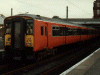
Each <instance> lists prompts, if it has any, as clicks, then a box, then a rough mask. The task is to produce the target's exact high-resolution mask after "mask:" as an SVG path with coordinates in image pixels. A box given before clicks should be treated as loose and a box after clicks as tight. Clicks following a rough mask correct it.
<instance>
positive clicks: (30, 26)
mask: <svg viewBox="0 0 100 75" xmlns="http://www.w3.org/2000/svg"><path fill="white" fill-rule="evenodd" d="M26 34H33V19H29V20H27V21H26Z"/></svg>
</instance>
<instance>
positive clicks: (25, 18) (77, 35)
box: [4, 14, 99, 56]
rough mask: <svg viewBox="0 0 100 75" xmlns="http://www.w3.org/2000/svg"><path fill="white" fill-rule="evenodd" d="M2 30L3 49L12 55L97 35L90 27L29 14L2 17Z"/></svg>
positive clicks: (31, 53) (49, 47)
mask: <svg viewBox="0 0 100 75" xmlns="http://www.w3.org/2000/svg"><path fill="white" fill-rule="evenodd" d="M4 29H5V37H4V48H5V50H6V52H7V54H10V55H12V56H21V55H23V56H29V55H33V54H34V53H39V52H40V51H44V50H45V51H46V50H48V49H53V48H54V47H58V46H61V45H66V44H71V43H75V42H79V41H85V40H89V39H91V38H94V37H97V36H98V35H99V34H98V31H97V30H96V29H94V28H89V27H85V26H81V25H76V24H72V23H67V22H65V21H63V20H56V19H49V18H46V17H41V16H39V15H30V14H19V15H16V16H10V17H7V18H5V20H4Z"/></svg>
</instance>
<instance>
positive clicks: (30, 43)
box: [25, 34, 34, 47]
mask: <svg viewBox="0 0 100 75" xmlns="http://www.w3.org/2000/svg"><path fill="white" fill-rule="evenodd" d="M25 46H26V47H34V36H33V35H26V34H25Z"/></svg>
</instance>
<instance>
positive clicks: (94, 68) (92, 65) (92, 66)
mask: <svg viewBox="0 0 100 75" xmlns="http://www.w3.org/2000/svg"><path fill="white" fill-rule="evenodd" d="M60 75H100V48H99V49H97V50H96V51H95V52H93V53H92V54H91V55H89V56H88V57H86V58H85V59H83V60H82V61H80V62H79V63H77V64H76V65H74V66H72V67H71V68H70V69H68V70H66V71H64V72H63V73H61V74H60Z"/></svg>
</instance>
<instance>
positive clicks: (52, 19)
mask: <svg viewBox="0 0 100 75" xmlns="http://www.w3.org/2000/svg"><path fill="white" fill-rule="evenodd" d="M15 16H29V17H32V18H34V19H36V20H41V21H47V22H53V23H59V24H64V25H66V24H67V25H71V26H78V27H84V28H87V26H83V25H79V24H74V23H72V22H68V21H65V20H63V19H59V18H48V17H44V16H40V15H34V14H18V15H15ZM88 28H91V29H95V28H93V27H89V26H88Z"/></svg>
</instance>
